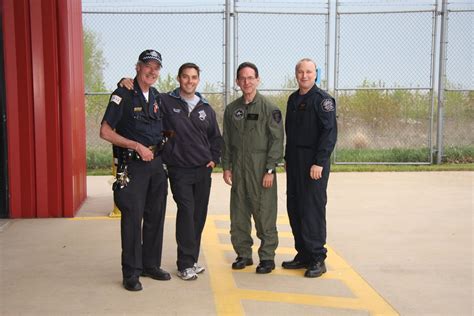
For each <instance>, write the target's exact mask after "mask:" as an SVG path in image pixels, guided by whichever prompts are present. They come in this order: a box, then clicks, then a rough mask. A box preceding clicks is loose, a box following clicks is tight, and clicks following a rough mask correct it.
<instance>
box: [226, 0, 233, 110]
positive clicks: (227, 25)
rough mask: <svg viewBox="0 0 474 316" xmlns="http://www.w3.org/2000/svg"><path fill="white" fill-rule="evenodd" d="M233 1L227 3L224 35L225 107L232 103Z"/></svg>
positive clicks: (229, 0)
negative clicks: (231, 44) (231, 8)
mask: <svg viewBox="0 0 474 316" xmlns="http://www.w3.org/2000/svg"><path fill="white" fill-rule="evenodd" d="M230 5H231V0H226V1H225V34H224V45H225V54H224V56H225V57H224V76H225V78H224V106H226V105H227V104H228V103H229V101H230V82H231V81H230V79H229V78H230V74H231V73H230V71H231V70H230V60H231V58H232V57H231V50H230V38H231V34H230V33H231V32H230V27H231V21H230V17H231V11H230Z"/></svg>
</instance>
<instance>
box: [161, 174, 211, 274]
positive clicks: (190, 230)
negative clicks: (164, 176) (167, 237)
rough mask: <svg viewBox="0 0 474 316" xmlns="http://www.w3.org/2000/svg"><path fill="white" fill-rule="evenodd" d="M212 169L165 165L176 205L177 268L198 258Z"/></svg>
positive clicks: (187, 266) (192, 262)
mask: <svg viewBox="0 0 474 316" xmlns="http://www.w3.org/2000/svg"><path fill="white" fill-rule="evenodd" d="M211 172H212V169H211V168H207V167H205V166H202V167H196V168H180V167H168V176H169V178H170V185H171V192H173V199H174V200H175V202H176V204H177V206H178V213H177V215H176V242H177V244H178V260H177V261H176V264H177V265H178V270H184V269H186V268H190V267H192V266H193V265H194V263H195V262H197V261H198V259H199V250H200V247H201V235H202V231H203V229H204V224H205V223H206V217H207V208H208V204H209V194H210V192H211Z"/></svg>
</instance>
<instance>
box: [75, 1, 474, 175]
mask: <svg viewBox="0 0 474 316" xmlns="http://www.w3.org/2000/svg"><path fill="white" fill-rule="evenodd" d="M453 1H454V2H456V0H453ZM226 4H227V3H226V1H224V0H220V1H219V0H216V1H202V3H201V2H200V1H175V2H170V1H160V2H157V1H147V2H143V3H142V2H140V1H136V2H134V3H133V5H132V4H131V3H127V2H125V1H122V0H103V1H96V0H83V25H84V33H85V40H86V39H87V38H88V40H89V41H92V43H93V46H94V47H95V48H96V50H95V51H92V53H91V55H92V57H91V56H88V55H87V54H86V53H85V54H86V55H85V57H86V59H92V60H94V61H95V62H93V63H91V65H89V67H90V68H89V69H88V68H87V67H86V81H88V82H90V83H91V84H89V85H87V82H86V90H87V91H86V109H87V123H86V124H87V131H88V134H87V148H88V151H87V152H88V168H89V169H93V168H107V167H108V166H110V164H111V158H110V157H111V146H110V144H109V143H107V142H105V141H102V140H100V138H99V127H100V121H101V119H102V115H103V113H104V111H105V107H106V106H107V103H108V98H109V95H110V93H111V92H112V91H113V90H114V89H115V87H116V84H117V82H118V81H119V79H120V78H122V77H133V76H134V75H135V70H134V67H135V62H136V59H137V57H138V55H139V54H140V52H141V51H143V50H144V49H147V48H153V49H157V50H158V51H160V52H161V53H162V55H163V66H164V67H163V69H162V71H161V75H160V81H159V82H158V84H157V87H158V89H159V90H160V91H162V92H166V91H169V90H170V89H172V88H174V87H175V86H176V84H177V83H176V80H175V76H176V74H177V70H178V67H179V66H180V65H181V64H183V63H185V62H195V63H197V64H198V65H199V66H200V67H201V69H202V72H201V83H200V86H199V87H198V90H199V91H201V92H203V93H204V95H205V96H206V97H207V98H208V99H209V100H210V102H211V104H212V105H213V107H214V109H215V110H216V112H217V115H218V120H219V123H220V124H221V122H222V115H223V111H224V107H225V104H224V102H225V101H224V100H225V99H226V97H225V96H226V91H232V95H231V99H232V98H236V97H237V96H239V92H238V87H237V86H236V85H235V83H234V79H235V69H236V68H237V66H238V64H240V63H241V62H244V61H251V62H254V63H255V64H256V65H257V66H258V67H259V71H260V77H261V85H260V87H259V89H260V91H261V92H262V93H263V94H265V95H266V96H267V97H269V98H270V99H271V100H272V101H274V103H276V104H277V105H278V106H279V107H280V108H281V109H282V111H283V112H285V110H286V101H287V98H288V96H289V94H290V93H291V92H292V91H294V90H295V89H296V87H297V85H296V81H295V79H294V66H295V64H296V62H297V61H298V60H299V59H301V58H303V57H309V58H312V59H313V60H315V61H316V62H317V64H318V68H319V69H318V75H319V77H320V78H319V80H320V83H319V86H321V87H322V88H324V89H328V90H329V91H330V92H331V93H332V94H333V95H334V96H335V97H336V100H337V104H338V125H339V138H338V143H337V147H336V150H335V153H334V161H335V162H336V163H432V162H433V158H432V157H433V152H434V144H435V141H436V139H435V135H436V132H435V131H436V128H437V123H438V122H436V120H435V118H436V106H435V105H436V96H437V91H436V89H435V88H436V87H437V81H438V77H437V76H438V73H439V69H438V67H439V61H438V60H437V58H439V57H438V56H439V53H438V51H439V20H440V17H439V15H440V12H439V10H440V9H439V4H438V1H436V0H423V1H419V2H416V3H410V2H409V1H405V0H398V1H389V0H378V1H377V0H364V1H362V0H360V1H359V0H357V1H356V0H354V1H350V2H347V1H344V2H342V1H328V0H321V1H317V0H316V1H310V0H307V1H297V2H293V1H275V0H266V1H254V0H240V1H237V0H235V1H230V5H229V4H227V5H226ZM404 4H406V5H404ZM437 4H438V5H437ZM450 4H451V2H450ZM394 7H396V10H393V8H394ZM464 7H465V6H464ZM450 8H454V5H451V7H450ZM471 9H472V5H471V7H470V8H468V9H463V8H461V9H459V8H458V7H456V10H451V11H449V19H448V26H449V27H448V45H447V47H448V49H447V54H448V60H447V69H446V74H447V82H448V85H447V87H446V90H445V91H446V93H445V99H446V102H445V117H444V123H445V129H444V136H445V144H446V146H448V147H453V148H454V147H455V148H459V147H461V148H466V147H467V148H471V149H472V143H473V142H472V136H471V130H473V127H474V126H473V124H474V123H473V122H474V119H473V118H474V110H473V100H472V99H473V98H472V96H473V92H472V86H473V82H472V73H473V72H472V45H473V44H472V29H473V28H472V25H473V24H472V23H473V22H472V21H473V20H474V19H473V16H472V14H473V10H471ZM226 10H229V11H226ZM227 13H228V14H227ZM227 28H229V30H230V31H229V32H226V31H228V29H227ZM85 48H87V45H86V44H85ZM226 49H230V51H231V53H230V56H229V55H226ZM466 52H467V53H466ZM94 54H96V55H94ZM97 54H98V55H97ZM226 65H228V66H229V65H230V74H227V75H226V73H225V67H226ZM91 69H98V70H99V73H100V74H102V83H101V84H97V82H95V81H94V80H93V79H94V78H92V79H91V78H88V77H87V73H90V72H92V73H94V71H91ZM226 77H228V78H226ZM471 158H472V157H471ZM472 159H474V158H472Z"/></svg>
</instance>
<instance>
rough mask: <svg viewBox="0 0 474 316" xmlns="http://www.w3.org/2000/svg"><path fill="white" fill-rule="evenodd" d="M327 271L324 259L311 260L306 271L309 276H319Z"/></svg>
mask: <svg viewBox="0 0 474 316" xmlns="http://www.w3.org/2000/svg"><path fill="white" fill-rule="evenodd" d="M325 272H326V265H325V264H324V261H322V262H321V261H318V262H311V263H310V264H309V266H308V270H306V272H305V273H304V276H305V277H307V278H317V277H320V276H321V275H323V273H325Z"/></svg>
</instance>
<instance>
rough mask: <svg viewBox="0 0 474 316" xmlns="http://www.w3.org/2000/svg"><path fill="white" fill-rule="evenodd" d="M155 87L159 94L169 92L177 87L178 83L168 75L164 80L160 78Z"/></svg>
mask: <svg viewBox="0 0 474 316" xmlns="http://www.w3.org/2000/svg"><path fill="white" fill-rule="evenodd" d="M155 87H156V88H157V89H158V91H160V92H170V91H173V90H174V89H176V88H177V87H178V83H177V82H176V79H175V78H174V77H173V76H172V75H171V74H168V75H167V76H166V77H165V78H163V77H160V78H159V79H158V82H157V83H156V84H155Z"/></svg>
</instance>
